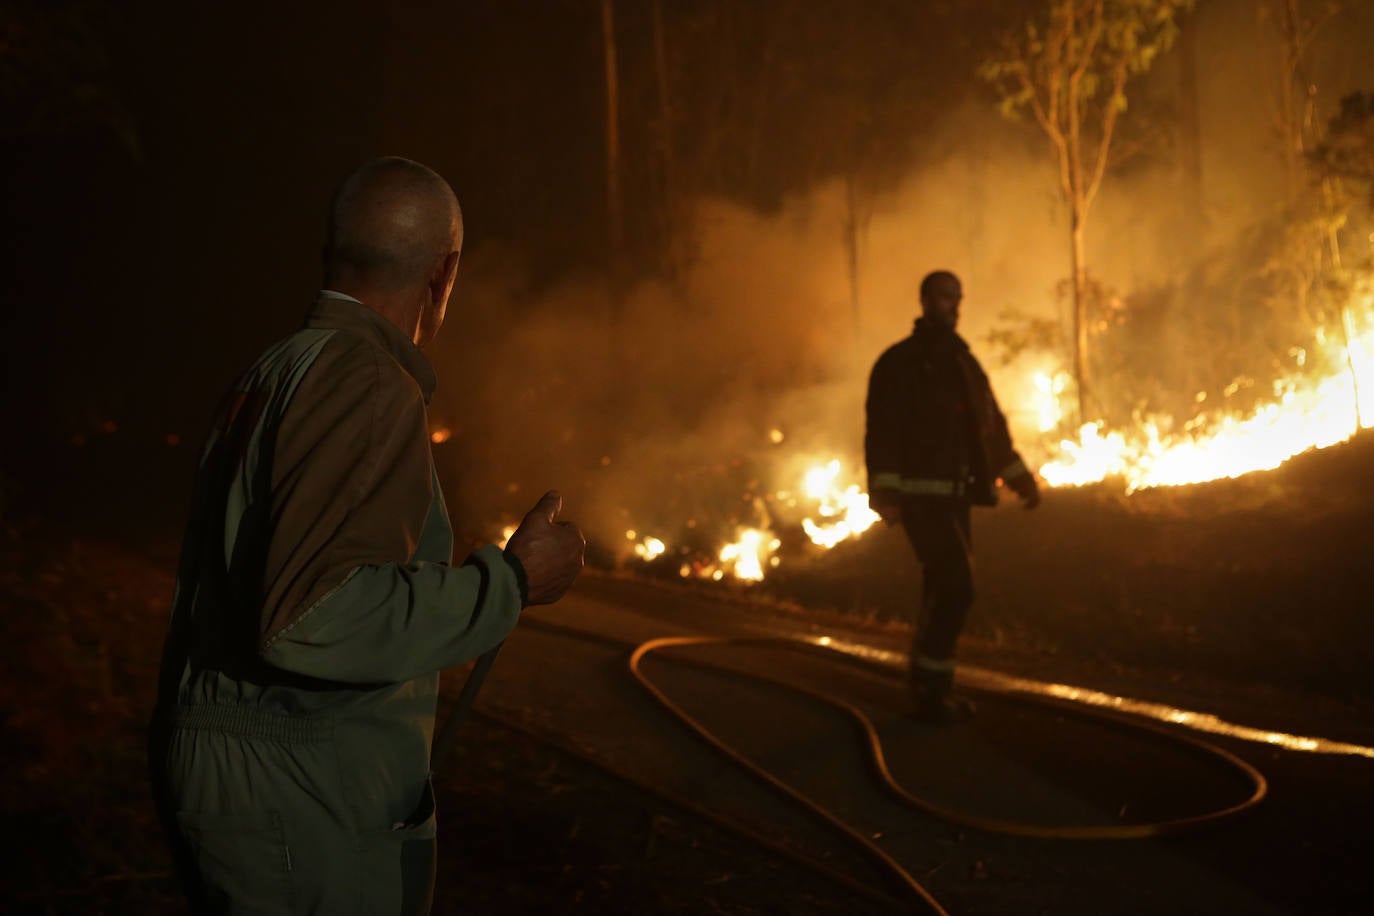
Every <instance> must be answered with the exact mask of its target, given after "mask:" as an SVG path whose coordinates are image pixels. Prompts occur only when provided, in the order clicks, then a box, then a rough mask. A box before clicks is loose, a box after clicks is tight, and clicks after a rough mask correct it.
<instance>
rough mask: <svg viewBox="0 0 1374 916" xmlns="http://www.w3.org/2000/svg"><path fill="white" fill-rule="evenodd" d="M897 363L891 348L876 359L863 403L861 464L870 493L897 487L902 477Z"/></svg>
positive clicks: (900, 416) (906, 420) (899, 393)
mask: <svg viewBox="0 0 1374 916" xmlns="http://www.w3.org/2000/svg"><path fill="white" fill-rule="evenodd" d="M896 369H897V363H896V360H895V359H894V358H893V356H892V353H891V351H888V352H887V353H884V354H883V355H882V356H881V357H879V358H878V362H877V363H875V364H874V366H873V372H872V373H871V374H870V375H869V378H868V400H867V401H866V403H865V407H864V414H865V428H864V463H865V465H866V466H867V470H868V489H869V492H870V494H872V493H876V492H879V491H882V490H896V489H897V487H896V484H897V481H898V480H899V479H900V477H901V471H902V453H901V441H902V436H901V429H902V424H903V423H904V422H908V419H909V418H907V417H905V416H904V411H903V405H902V401H901V398H902V392H901V386H900V384H899V379H898V378H897V372H896Z"/></svg>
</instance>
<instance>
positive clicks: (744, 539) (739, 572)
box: [711, 528, 782, 582]
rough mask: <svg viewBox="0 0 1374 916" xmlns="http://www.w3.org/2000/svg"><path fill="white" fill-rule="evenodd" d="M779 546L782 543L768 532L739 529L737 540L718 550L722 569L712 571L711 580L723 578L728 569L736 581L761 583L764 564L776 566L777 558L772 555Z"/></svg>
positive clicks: (754, 529) (756, 529) (755, 529)
mask: <svg viewBox="0 0 1374 916" xmlns="http://www.w3.org/2000/svg"><path fill="white" fill-rule="evenodd" d="M781 546H782V541H781V540H780V539H779V538H777V537H774V536H773V534H772V532H770V531H760V530H759V529H758V528H741V529H740V530H739V532H738V538H737V539H736V540H735V541H732V542H731V543H729V544H726V545H725V546H724V547H722V548H721V549H720V554H719V557H720V562H721V563H722V564H724V569H716V570H713V571H712V574H711V578H713V579H717V580H718V579H722V578H724V571H725V569H728V570H729V571H730V572H731V573H732V574H733V575H734V577H735V578H736V579H743V580H744V581H746V582H759V581H762V579H763V567H764V564H765V563H768V564H769V565H771V566H777V565H778V558H777V557H775V556H773V553H774V552H775V551H776V550H777V549H778V548H779V547H781Z"/></svg>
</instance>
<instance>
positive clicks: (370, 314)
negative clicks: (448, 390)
mask: <svg viewBox="0 0 1374 916" xmlns="http://www.w3.org/2000/svg"><path fill="white" fill-rule="evenodd" d="M305 326H306V327H307V328H334V329H337V330H340V331H351V332H353V333H354V334H357V335H358V336H360V337H362V338H364V339H366V340H368V341H369V342H371V343H372V344H373V345H375V346H378V347H381V348H382V349H383V350H385V351H386V352H387V353H388V354H390V356H391V358H392V359H394V360H396V362H398V363H400V364H401V368H402V369H404V370H405V371H406V374H407V375H409V376H410V377H411V378H413V379H414V380H415V384H417V385H419V386H420V392H421V393H422V394H423V395H424V396H425V403H426V404H428V403H429V399H430V398H431V397H433V396H434V387H435V385H437V384H438V381H439V380H438V377H437V376H435V374H434V367H433V366H431V365H430V364H429V360H428V359H426V358H425V355H424V354H423V353H421V352H420V349H419V348H418V347H416V346H415V344H414V343H413V342H412V341H410V340H409V339H407V338H406V336H405V335H404V334H402V333H401V329H400V328H398V327H396V325H394V324H392V323H391V322H390V321H387V320H386V319H385V318H383V317H382V316H381V315H380V314H378V313H377V312H374V311H373V310H372V309H370V308H369V307H368V306H366V305H364V304H363V303H361V302H358V301H357V300H355V299H343V298H335V297H334V296H323V295H322V296H320V297H319V298H318V299H316V300H315V304H314V305H313V306H311V308H310V312H309V314H308V315H306V318H305Z"/></svg>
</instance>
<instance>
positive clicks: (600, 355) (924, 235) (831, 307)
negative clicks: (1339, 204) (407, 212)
mask: <svg viewBox="0 0 1374 916" xmlns="http://www.w3.org/2000/svg"><path fill="white" fill-rule="evenodd" d="M1237 15H1239V14H1238V13H1236V11H1235V10H1231V11H1230V12H1229V13H1216V14H1213V15H1212V16H1211V18H1210V19H1209V18H1208V17H1207V16H1203V17H1201V18H1200V19H1199V24H1198V27H1199V28H1201V29H1202V30H1203V31H1202V33H1201V36H1200V39H1199V46H1200V48H1201V49H1202V53H1203V55H1204V59H1205V60H1211V58H1210V57H1207V55H1208V54H1212V53H1213V52H1215V54H1216V55H1217V58H1216V59H1217V60H1219V61H1225V62H1226V63H1225V66H1224V67H1204V71H1203V73H1202V79H1201V81H1200V83H1201V84H1200V86H1199V98H1200V102H1201V103H1202V105H1203V112H1202V118H1201V123H1202V125H1203V131H1202V136H1201V145H1202V153H1203V155H1202V162H1203V167H1204V175H1203V177H1204V180H1205V184H1204V188H1205V189H1206V193H1205V195H1204V198H1203V199H1201V200H1197V199H1190V198H1189V197H1188V196H1187V193H1186V191H1185V187H1186V184H1185V183H1184V181H1183V179H1182V176H1181V173H1180V170H1179V168H1178V166H1177V165H1176V164H1175V163H1176V161H1177V160H1176V158H1175V157H1173V156H1171V155H1168V154H1167V149H1168V144H1167V143H1165V144H1162V145H1161V147H1160V148H1161V149H1163V150H1165V152H1164V153H1156V154H1155V155H1153V156H1146V157H1142V158H1141V159H1140V160H1138V161H1137V162H1136V163H1135V164H1134V165H1133V166H1131V167H1130V168H1129V169H1126V170H1123V171H1122V172H1121V173H1120V174H1118V175H1114V176H1111V177H1109V179H1108V182H1107V184H1106V185H1105V186H1104V189H1103V192H1102V195H1101V197H1100V199H1099V201H1098V203H1097V205H1096V208H1095V210H1094V212H1093V214H1092V219H1091V222H1090V224H1089V240H1088V255H1089V262H1090V264H1091V265H1092V269H1093V272H1094V274H1095V275H1096V276H1097V277H1098V278H1100V279H1101V280H1102V281H1103V282H1104V283H1106V284H1107V285H1108V286H1109V287H1111V288H1112V289H1114V290H1118V291H1120V292H1121V293H1122V294H1123V295H1130V294H1131V293H1132V292H1134V291H1141V290H1152V289H1159V288H1170V287H1171V286H1172V285H1175V284H1177V283H1178V282H1179V281H1180V278H1182V277H1185V276H1187V275H1189V274H1190V273H1192V272H1194V270H1195V268H1198V267H1199V266H1205V262H1206V261H1207V260H1208V259H1209V258H1216V257H1231V258H1235V257H1237V254H1236V251H1235V245H1236V240H1237V239H1238V238H1243V237H1244V234H1245V232H1246V231H1247V229H1248V228H1249V227H1251V226H1253V225H1254V224H1255V223H1256V222H1257V221H1260V220H1263V219H1265V218H1267V217H1269V216H1271V215H1272V214H1273V212H1274V201H1273V199H1272V198H1273V193H1272V191H1273V188H1274V187H1275V185H1276V182H1277V181H1278V178H1279V176H1280V175H1281V169H1280V165H1279V162H1278V159H1277V157H1276V155H1275V154H1274V148H1273V144H1272V142H1271V140H1270V138H1269V129H1270V128H1269V122H1268V119H1267V118H1266V117H1265V116H1264V114H1263V112H1264V109H1265V104H1266V102H1265V100H1264V96H1263V95H1262V91H1259V90H1257V91H1256V92H1253V93H1251V95H1249V96H1245V97H1237V96H1236V95H1235V92H1236V86H1237V85H1238V81H1242V82H1243V80H1244V79H1245V74H1247V73H1251V72H1254V71H1256V70H1257V69H1258V68H1259V67H1261V66H1262V65H1263V63H1264V61H1265V60H1267V58H1265V57H1264V55H1265V54H1267V53H1270V51H1269V50H1268V49H1266V48H1265V47H1264V46H1263V43H1262V42H1254V41H1253V40H1251V41H1249V42H1248V43H1246V47H1245V48H1241V47H1240V45H1241V44H1242V43H1241V42H1239V41H1236V40H1234V39H1228V38H1227V37H1226V36H1227V34H1228V33H1230V32H1234V31H1235V29H1236V28H1237V24H1236V22H1234V21H1232V20H1234V19H1235V18H1236V16H1237ZM1249 28H1251V29H1253V22H1251V23H1250V25H1249ZM1249 34H1251V35H1253V34H1254V33H1253V32H1250V33H1249ZM1347 63H1348V62H1347ZM1348 69H1349V68H1348V67H1347V70H1348ZM1366 69H1367V68H1366ZM1157 71H1158V72H1157V74H1156V75H1155V76H1154V77H1152V79H1153V80H1154V82H1153V83H1152V84H1151V85H1150V87H1149V88H1148V92H1145V93H1144V96H1143V97H1145V98H1148V97H1149V95H1150V94H1153V95H1156V96H1162V97H1166V98H1167V97H1168V96H1169V94H1170V93H1172V92H1174V91H1175V89H1174V86H1175V85H1176V80H1177V71H1176V63H1170V62H1169V61H1168V60H1167V59H1166V60H1165V61H1163V62H1161V65H1160V66H1159V67H1158V68H1157ZM1356 79H1358V76H1357V75H1352V73H1350V72H1347V73H1346V74H1345V75H1344V83H1340V82H1336V81H1335V80H1334V79H1333V81H1332V83H1331V85H1332V87H1333V88H1332V90H1331V92H1330V93H1329V95H1330V102H1331V103H1332V104H1334V100H1335V98H1336V97H1338V95H1339V93H1340V91H1344V87H1348V84H1352V81H1353V80H1356ZM1171 81H1175V82H1171ZM1356 85H1357V84H1356ZM1160 129H1166V128H1160ZM1056 181H1057V176H1056V173H1055V169H1054V165H1053V162H1052V160H1051V159H1050V157H1049V152H1048V149H1047V147H1046V144H1045V141H1044V139H1043V138H1042V137H1041V136H1040V135H1039V134H1038V133H1037V132H1036V130H1035V129H1034V128H1033V127H1032V126H1029V125H1024V124H1021V125H1018V124H1012V123H1008V122H1006V121H1005V120H1003V119H1001V118H1000V117H998V115H997V114H996V113H995V111H994V110H993V107H992V106H991V105H990V104H989V102H988V100H986V99H977V100H970V101H968V102H966V103H965V104H963V105H961V106H959V107H958V108H957V109H956V110H955V111H954V112H953V113H952V114H951V115H950V116H948V117H947V118H945V119H944V120H943V121H941V122H939V123H937V124H933V125H931V126H930V128H929V129H928V130H927V132H926V134H925V136H924V137H923V138H922V141H921V142H920V143H918V144H917V145H916V147H915V148H914V150H913V161H912V166H911V169H910V172H909V174H908V176H907V177H906V179H905V180H904V181H902V182H901V183H900V184H898V185H897V186H895V187H891V188H887V189H884V190H882V191H880V192H871V193H866V194H863V195H861V196H860V200H859V206H858V212H857V213H856V214H851V213H850V211H849V205H848V197H847V195H846V193H845V190H844V187H843V185H842V184H841V183H839V182H838V181H836V182H831V183H828V184H824V185H822V186H819V187H816V188H813V189H811V190H809V191H807V192H805V193H799V194H797V195H795V196H794V197H792V198H791V199H789V200H787V201H785V202H784V204H783V206H782V207H781V208H780V209H779V211H778V212H775V213H770V214H761V213H757V212H753V211H750V210H748V209H745V208H742V207H740V206H738V205H736V204H733V203H730V202H727V201H722V200H700V201H697V202H695V204H694V205H693V206H691V207H690V208H687V215H686V216H685V217H684V224H683V225H682V226H681V227H680V230H681V232H682V233H683V234H684V237H689V238H690V239H691V240H692V242H693V243H694V244H693V247H694V249H695V251H696V252H697V255H698V256H697V258H696V259H695V260H694V262H693V264H692V266H691V267H690V269H689V270H688V272H687V273H686V275H685V276H684V277H683V278H682V279H681V281H680V283H679V284H678V285H677V286H675V287H670V286H668V285H666V284H663V283H644V284H642V285H639V286H636V287H634V288H632V289H630V290H628V291H627V292H626V293H624V295H623V296H622V297H621V301H620V302H619V304H615V303H614V302H613V297H612V296H611V295H610V294H609V293H608V291H607V288H606V286H605V284H604V283H602V282H601V281H600V280H599V279H595V278H592V279H589V278H580V279H579V278H574V279H569V280H565V281H563V282H561V283H558V284H556V285H554V286H552V287H544V288H533V287H532V286H530V285H529V283H528V282H527V281H526V280H525V279H524V278H526V277H528V276H531V275H532V274H533V273H534V271H532V270H531V269H530V265H528V264H525V263H522V260H521V256H520V254H519V252H517V251H514V250H512V249H503V248H500V247H499V246H495V245H488V246H486V247H485V248H483V249H481V250H478V251H476V252H473V253H472V254H471V255H470V256H469V257H468V258H467V259H466V261H465V263H464V265H463V268H462V271H461V277H460V282H459V287H458V289H457V291H456V292H455V301H454V303H453V306H452V310H453V311H452V315H451V318H450V322H451V323H450V325H449V326H448V327H447V328H446V330H445V334H444V335H442V336H441V339H440V343H439V345H438V350H437V351H436V353H435V358H436V362H437V363H438V366H439V369H440V372H441V375H442V376H443V378H444V385H443V386H442V388H441V390H442V391H443V394H442V395H441V397H440V398H439V400H438V401H437V402H436V404H435V407H434V411H433V414H434V417H435V422H436V424H437V425H444V426H451V427H453V428H455V430H456V432H455V435H454V436H453V438H452V439H451V440H450V441H449V442H448V443H446V444H445V445H443V446H441V447H440V448H439V449H438V451H437V454H438V457H439V461H440V463H441V465H442V467H443V468H444V472H445V474H446V476H447V477H448V479H449V481H450V498H451V501H452V502H453V503H454V506H455V510H456V511H455V517H456V519H457V520H459V522H460V527H461V528H462V530H463V532H464V533H465V534H466V535H467V536H469V537H473V538H478V539H481V538H488V539H489V538H491V537H493V536H495V535H496V534H498V533H499V529H500V526H501V524H502V523H510V522H513V521H515V520H517V519H518V517H519V515H520V513H521V512H523V511H524V510H525V509H526V508H527V507H528V506H530V505H531V504H533V502H534V501H535V500H536V499H537V498H538V496H539V495H540V494H541V493H542V492H543V490H544V489H545V488H549V487H557V488H559V489H561V490H562V491H563V493H564V495H565V502H566V506H567V508H566V512H567V514H568V515H569V516H570V517H573V518H575V519H576V520H577V521H578V522H579V523H581V524H582V525H583V526H584V528H585V530H587V531H588V533H589V535H590V536H591V537H592V539H593V541H594V542H595V543H596V544H597V545H599V547H600V548H601V549H604V550H605V551H606V552H607V553H609V554H612V555H615V554H620V555H623V554H624V553H626V552H628V550H629V547H630V545H629V542H628V541H627V540H626V539H625V532H626V531H627V530H630V529H633V530H635V531H636V532H638V533H640V534H655V535H658V536H660V537H663V538H665V540H669V542H670V543H673V542H674V541H679V542H680V540H681V539H682V538H689V539H690V538H700V539H701V540H702V542H703V543H704V544H708V545H709V544H719V543H720V542H722V541H723V540H725V539H728V538H730V537H733V534H734V526H735V525H739V524H743V525H760V524H765V523H769V522H777V521H778V520H777V519H776V518H775V517H774V516H775V515H776V514H777V513H779V512H780V511H783V510H782V509H781V508H780V506H779V505H778V504H776V503H769V502H768V501H767V500H766V499H765V498H764V497H765V496H767V495H768V494H771V493H773V492H775V491H777V490H780V489H791V490H795V489H797V487H798V486H799V483H800V475H801V472H802V471H803V470H804V469H805V467H806V466H808V465H809V464H813V463H815V462H817V461H821V460H828V459H830V458H838V459H840V460H841V461H842V462H843V464H844V468H845V477H846V478H847V479H848V480H849V481H852V482H855V483H859V484H861V485H862V484H863V483H864V480H863V474H862V466H861V459H862V434H863V429H862V426H863V401H864V394H865V386H866V380H867V373H868V370H869V368H870V367H871V365H872V362H873V360H874V359H875V358H876V357H877V356H878V354H879V353H880V352H881V351H882V349H883V348H884V347H886V346H888V345H890V344H891V343H893V342H895V341H896V340H898V339H899V338H901V337H902V336H905V334H907V333H908V332H909V330H910V323H911V321H912V319H913V318H914V317H915V316H916V315H917V313H918V310H919V307H918V303H917V296H916V289H917V285H918V283H919V281H920V278H921V277H922V276H923V275H924V274H925V273H926V272H928V271H930V270H934V269H938V268H944V269H949V270H953V271H954V272H955V273H957V274H959V275H960V277H961V278H962V279H963V281H964V288H965V304H964V309H963V317H962V325H961V332H962V333H963V334H964V336H965V337H966V339H968V340H969V341H970V342H971V343H972V344H973V347H974V351H975V353H977V354H978V355H979V356H980V357H981V358H982V360H983V362H984V364H985V366H986V367H987V368H988V369H989V370H990V373H991V374H992V377H993V382H994V387H995V388H996V389H997V392H998V395H999V398H1000V400H1001V402H1002V406H1003V409H1004V411H1005V412H1006V413H1007V414H1008V417H1009V419H1010V420H1011V423H1012V427H1013V432H1014V434H1015V435H1016V436H1017V438H1018V441H1019V442H1020V444H1021V445H1022V446H1023V450H1024V451H1027V452H1028V453H1030V454H1031V456H1033V457H1041V456H1043V452H1041V451H1039V448H1040V443H1039V442H1038V441H1037V435H1038V431H1037V427H1036V424H1035V417H1034V415H1033V410H1032V405H1031V400H1030V394H1031V387H1030V385H1029V383H1028V379H1029V377H1030V373H1031V371H1032V370H1033V369H1053V368H1063V367H1064V361H1063V360H1062V358H1061V357H1060V356H1056V355H1054V354H1047V353H1032V354H1030V355H1027V356H1025V357H1023V358H1021V359H1020V360H1018V361H1016V362H1014V363H1012V364H1010V365H1007V366H1002V365H1001V364H1000V362H999V360H998V359H997V353H996V351H995V350H994V348H993V347H991V346H990V345H989V344H988V343H987V341H986V336H987V332H988V331H989V330H990V329H992V328H993V327H994V326H995V325H997V324H998V322H999V320H1000V319H1001V316H1002V315H1003V313H1004V312H1005V311H1006V310H1008V309H1015V310H1018V311H1020V312H1021V313H1023V314H1027V315H1031V316H1036V317H1039V318H1046V319H1051V320H1054V321H1057V322H1058V323H1059V324H1060V325H1061V327H1062V329H1063V331H1064V332H1065V333H1066V332H1067V330H1068V312H1067V305H1066V304H1065V303H1064V302H1062V297H1061V296H1059V295H1058V294H1057V293H1056V287H1057V285H1058V284H1059V283H1060V282H1061V281H1062V279H1063V278H1064V277H1065V276H1066V275H1067V274H1068V236H1067V228H1066V225H1067V216H1066V213H1065V212H1064V208H1063V205H1062V204H1061V203H1060V200H1059V196H1058V190H1057V187H1056ZM851 216H855V217H857V220H858V225H859V232H858V239H859V243H858V252H857V255H858V256H857V262H858V279H857V282H858V302H857V307H856V305H855V303H854V301H853V299H852V297H851V287H850V276H849V266H848V265H849V251H848V249H847V246H846V234H845V226H846V223H847V221H849V220H850V219H851ZM1238 295H1239V294H1238ZM1203 306H1205V307H1221V306H1222V304H1221V303H1188V304H1187V305H1186V307H1188V308H1198V307H1203ZM1173 314H1174V313H1173V312H1166V313H1165V315H1164V319H1163V321H1162V322H1161V324H1162V327H1163V330H1162V331H1161V332H1160V335H1159V337H1158V340H1159V343H1158V359H1159V360H1160V361H1170V360H1178V359H1181V358H1185V357H1186V358H1196V357H1197V356H1198V354H1202V355H1203V356H1205V355H1206V348H1200V347H1199V346H1198V342H1197V341H1194V340H1190V339H1189V338H1188V334H1187V332H1186V328H1185V327H1184V326H1183V324H1182V323H1180V322H1175V321H1174V320H1173V318H1172V317H1171V316H1172V315H1173ZM774 430H780V431H781V432H782V434H783V439H782V441H781V442H774V441H773V439H772V438H770V435H771V434H772V432H773V431H774Z"/></svg>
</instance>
